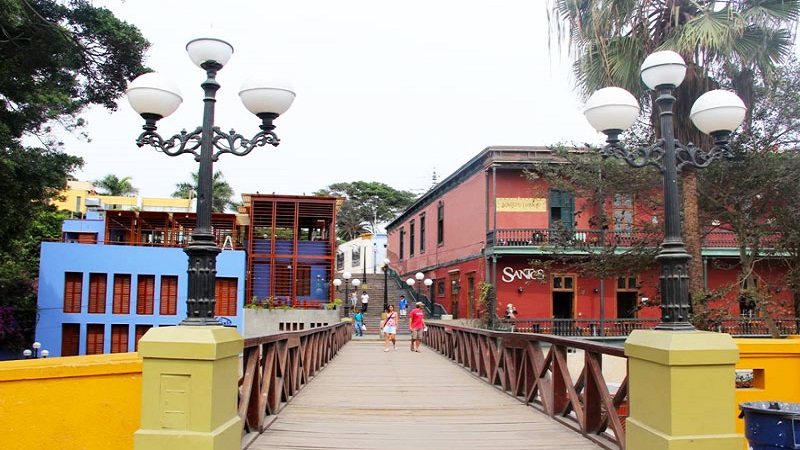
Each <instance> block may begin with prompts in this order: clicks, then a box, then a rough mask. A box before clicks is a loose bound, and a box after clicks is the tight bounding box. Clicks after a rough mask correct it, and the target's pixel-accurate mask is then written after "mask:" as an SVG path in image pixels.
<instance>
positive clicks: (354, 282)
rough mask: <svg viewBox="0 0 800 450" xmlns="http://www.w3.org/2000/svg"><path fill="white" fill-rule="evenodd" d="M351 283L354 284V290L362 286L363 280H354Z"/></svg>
mask: <svg viewBox="0 0 800 450" xmlns="http://www.w3.org/2000/svg"><path fill="white" fill-rule="evenodd" d="M351 283H353V287H354V288H357V287H359V286H360V285H361V280H359V279H358V278H353V281H351Z"/></svg>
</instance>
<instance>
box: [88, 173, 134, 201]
mask: <svg viewBox="0 0 800 450" xmlns="http://www.w3.org/2000/svg"><path fill="white" fill-rule="evenodd" d="M131 180H132V178H131V177H123V178H117V176H116V175H111V174H108V175H106V176H105V177H103V179H102V180H95V181H94V182H93V183H94V186H95V188H96V189H98V194H100V195H114V196H123V197H133V196H134V195H136V194H137V193H138V192H139V190H138V189H136V188H135V187H133V185H132V184H131Z"/></svg>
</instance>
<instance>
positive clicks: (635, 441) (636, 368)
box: [625, 330, 744, 450]
mask: <svg viewBox="0 0 800 450" xmlns="http://www.w3.org/2000/svg"><path fill="white" fill-rule="evenodd" d="M625 355H626V356H627V357H628V373H629V377H628V381H629V386H630V392H629V405H630V416H629V417H628V418H627V420H626V440H625V442H626V448H627V449H628V450H667V449H669V450H685V449H687V450H688V449H694V450H740V449H741V448H742V446H743V445H744V437H743V436H742V435H739V434H736V420H735V417H734V416H733V415H731V411H733V410H734V409H735V408H736V399H735V370H734V366H735V364H736V362H737V361H738V359H739V349H738V347H737V346H736V343H735V342H734V341H733V339H732V338H731V336H730V335H728V334H722V333H710V332H705V331H677V332H676V331H660V330H659V331H657V330H636V331H634V332H633V333H631V335H630V337H628V339H627V341H625Z"/></svg>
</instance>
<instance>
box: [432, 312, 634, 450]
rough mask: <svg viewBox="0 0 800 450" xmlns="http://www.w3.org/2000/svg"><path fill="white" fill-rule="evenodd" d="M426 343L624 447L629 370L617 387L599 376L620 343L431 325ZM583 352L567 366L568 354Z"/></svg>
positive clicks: (589, 433)
mask: <svg viewBox="0 0 800 450" xmlns="http://www.w3.org/2000/svg"><path fill="white" fill-rule="evenodd" d="M424 341H425V343H426V345H428V346H429V347H431V348H433V349H435V350H436V351H438V352H439V353H441V354H442V355H444V356H446V357H447V358H450V359H452V360H453V361H455V362H456V363H457V364H459V365H461V366H463V367H464V368H465V369H467V370H470V371H471V372H473V373H474V374H475V375H477V376H479V377H480V378H482V379H483V380H484V381H486V382H487V383H489V384H491V385H493V386H497V387H499V388H501V389H502V390H503V391H505V392H507V393H508V394H509V395H511V396H513V397H514V398H517V399H518V400H520V401H522V402H524V403H526V404H527V405H530V406H532V407H534V408H536V409H538V410H540V411H542V412H544V413H545V414H547V415H549V416H550V417H552V418H554V419H556V420H558V421H559V422H562V423H563V424H565V425H567V426H570V427H572V428H574V429H576V430H577V431H579V432H581V433H582V434H584V435H585V436H586V437H588V438H589V439H591V440H593V441H595V442H597V443H598V444H600V445H602V446H606V447H607V448H620V449H624V448H625V425H624V423H625V417H626V416H627V401H628V373H627V360H625V361H624V374H623V375H622V379H621V380H620V382H619V383H618V385H616V384H615V383H607V382H606V379H605V377H604V375H603V360H604V356H607V357H616V358H623V359H624V358H625V352H624V349H623V348H622V347H615V346H611V345H604V344H598V343H594V342H590V341H585V340H580V339H570V338H565V337H558V336H550V335H543V334H527V333H509V332H497V331H488V330H483V329H477V328H469V327H463V326H455V325H445V324H440V323H429V324H428V333H426V334H425V337H424ZM578 351H581V352H582V353H583V360H582V361H580V362H579V366H580V368H574V369H570V364H568V360H569V359H572V360H573V361H574V359H575V358H569V357H568V356H569V354H570V353H575V354H577V353H579V352H578Z"/></svg>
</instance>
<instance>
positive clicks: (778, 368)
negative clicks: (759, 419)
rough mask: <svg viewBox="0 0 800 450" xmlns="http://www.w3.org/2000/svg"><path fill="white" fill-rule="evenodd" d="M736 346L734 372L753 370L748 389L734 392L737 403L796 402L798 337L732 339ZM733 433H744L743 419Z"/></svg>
mask: <svg viewBox="0 0 800 450" xmlns="http://www.w3.org/2000/svg"><path fill="white" fill-rule="evenodd" d="M736 344H737V345H738V346H739V363H738V364H736V368H737V369H753V375H754V379H753V385H754V387H752V388H745V389H736V412H735V414H736V415H737V416H738V415H739V403H742V402H756V401H766V400H778V401H783V402H791V403H800V382H798V379H800V336H792V337H790V338H789V339H736ZM736 431H737V432H739V433H742V434H744V420H743V419H738V420H737V423H736Z"/></svg>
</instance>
